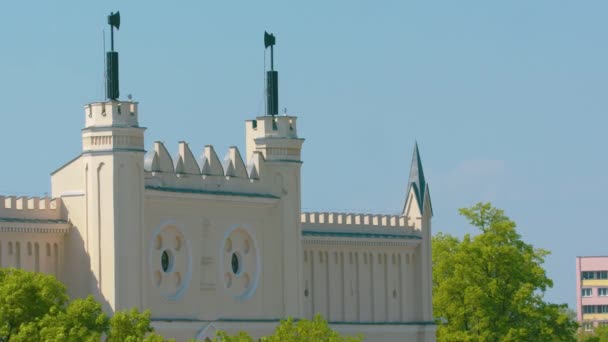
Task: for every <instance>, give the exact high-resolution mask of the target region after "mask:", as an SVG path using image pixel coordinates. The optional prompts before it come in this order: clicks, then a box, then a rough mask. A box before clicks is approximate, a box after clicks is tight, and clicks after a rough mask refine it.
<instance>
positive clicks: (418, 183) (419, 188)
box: [407, 142, 426, 210]
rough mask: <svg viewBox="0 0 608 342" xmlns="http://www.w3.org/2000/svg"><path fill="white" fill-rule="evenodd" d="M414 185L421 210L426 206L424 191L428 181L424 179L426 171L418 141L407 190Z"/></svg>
mask: <svg viewBox="0 0 608 342" xmlns="http://www.w3.org/2000/svg"><path fill="white" fill-rule="evenodd" d="M412 186H413V187H414V191H415V192H416V196H417V197H418V205H419V207H420V209H421V210H423V209H422V208H424V206H423V205H422V204H423V201H424V191H425V190H426V181H425V179H424V171H423V170H422V160H421V159H420V152H419V151H418V142H416V143H415V144H414V153H413V155H412V165H411V166H410V178H409V180H408V184H407V190H408V192H409V189H411V188H412Z"/></svg>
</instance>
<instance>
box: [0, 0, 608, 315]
mask: <svg viewBox="0 0 608 342" xmlns="http://www.w3.org/2000/svg"><path fill="white" fill-rule="evenodd" d="M176 4H179V5H176ZM115 10H120V12H121V15H122V24H121V28H120V31H119V32H118V33H117V35H116V39H117V42H116V47H117V49H118V51H119V52H120V68H121V95H122V97H123V98H124V97H126V95H127V94H129V93H130V94H133V98H134V100H136V101H139V102H140V121H141V124H142V125H143V126H146V127H148V130H147V132H146V146H147V147H148V148H150V147H151V146H152V142H153V141H154V140H161V141H164V142H166V144H167V146H168V148H169V149H170V151H172V152H173V153H176V152H177V142H178V141H180V140H185V141H188V142H189V143H190V147H191V148H192V149H193V151H194V153H195V154H197V155H198V154H199V153H200V152H201V151H202V149H203V147H204V145H206V144H213V145H215V147H216V150H217V151H218V153H219V154H220V155H223V154H224V153H225V152H226V150H227V148H228V146H230V145H237V146H239V147H240V148H241V151H243V150H244V120H246V119H250V118H252V117H253V116H255V115H258V114H262V112H263V110H264V105H263V99H264V98H263V82H264V79H263V67H264V49H263V40H262V36H263V32H264V30H268V31H271V32H274V33H275V34H276V37H277V46H276V49H275V67H276V69H278V70H279V78H280V79H279V84H280V104H279V106H280V108H287V110H288V112H289V113H290V114H294V115H297V116H299V118H300V119H299V133H300V135H301V136H302V137H304V138H306V143H305V145H304V152H303V159H304V161H305V163H304V165H303V181H302V182H303V186H302V188H303V207H304V209H306V210H333V211H362V212H380V213H398V212H399V211H400V210H401V209H402V205H403V201H404V193H405V186H406V182H407V176H408V169H409V164H410V160H411V153H412V148H413V145H414V142H415V141H416V140H417V141H418V143H419V145H420V151H421V153H422V161H423V163H424V167H425V172H426V176H427V181H428V182H429V184H430V188H431V195H432V199H433V205H434V211H435V217H434V224H433V229H434V232H446V233H450V234H455V235H458V236H462V235H463V234H465V233H470V232H475V230H473V229H472V228H471V227H469V226H467V224H466V222H465V221H464V220H463V219H462V218H461V217H459V216H458V214H457V208H460V207H465V206H470V205H472V204H474V203H476V202H478V201H492V202H493V203H494V204H495V205H496V206H498V207H500V208H504V209H505V210H506V213H507V214H508V215H509V216H510V217H511V218H513V219H514V220H515V221H516V222H517V223H518V229H519V231H520V232H521V234H522V235H523V237H524V238H525V240H527V241H529V242H531V243H533V244H534V245H535V246H536V247H539V248H545V249H548V250H550V251H551V252H552V255H551V256H550V257H548V258H547V262H546V268H547V270H548V274H549V276H550V277H551V278H553V279H554V281H555V287H554V288H553V289H551V290H550V291H549V292H548V294H547V297H548V299H549V300H551V301H554V302H566V303H568V304H569V305H570V306H571V307H573V305H574V303H575V275H574V271H575V256H577V255H607V254H608V247H607V243H606V240H607V237H608V233H607V228H608V227H607V226H606V219H605V213H606V211H605V210H606V209H607V199H606V193H608V177H607V166H608V154H607V153H606V146H607V138H606V136H607V135H606V129H607V127H608V120H607V119H606V113H607V112H608V111H607V109H608V96H606V93H607V92H608V82H607V81H608V68H607V63H608V26H607V25H608V21H606V13H607V12H608V2H606V1H591V0H590V1H568V2H566V1H555V0H547V1H541V0H538V1H529V0H521V1H514V0H512V1H501V2H498V1H443V2H435V1H424V2H423V1H420V2H417V3H414V2H409V1H381V2H379V1H375V2H372V1H299V2H295V1H289V2H288V1H274V2H266V1H241V2H236V1H213V2H212V1H179V2H177V1H176V2H169V1H162V2H161V1H156V2H152V1H97V2H92V1H76V0H73V1H61V2H60V1H52V2H51V1H36V2H35V1H12V2H9V3H6V4H3V5H2V13H3V15H2V20H0V42H1V46H2V48H1V53H0V99H1V100H2V106H1V107H0V117H1V118H2V119H1V121H0V123H1V126H0V127H1V129H0V133H1V135H2V143H1V144H0V155H1V156H2V161H3V165H2V168H0V193H3V194H20V195H43V194H44V193H45V192H48V191H49V189H50V182H49V173H50V172H51V171H53V170H55V169H56V168H57V167H59V166H61V165H62V164H63V163H65V162H67V161H68V160H70V159H72V158H73V157H75V156H76V155H78V154H79V152H80V150H81V145H80V129H81V128H82V127H83V123H84V114H83V105H84V104H86V103H88V102H91V101H97V100H102V99H103V44H102V31H103V30H104V29H106V39H109V33H108V31H107V25H106V15H107V14H109V12H110V11H115Z"/></svg>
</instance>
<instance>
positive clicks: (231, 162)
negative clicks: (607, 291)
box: [224, 146, 248, 178]
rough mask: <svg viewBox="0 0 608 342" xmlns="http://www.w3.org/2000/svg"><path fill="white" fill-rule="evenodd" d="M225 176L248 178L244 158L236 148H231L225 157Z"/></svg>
mask: <svg viewBox="0 0 608 342" xmlns="http://www.w3.org/2000/svg"><path fill="white" fill-rule="evenodd" d="M224 175H225V176H227V177H238V178H248V176H247V169H246V168H245V163H244V162H243V158H242V157H241V154H240V153H239V150H238V148H237V147H236V146H230V148H229V149H228V153H227V154H226V156H225V157H224Z"/></svg>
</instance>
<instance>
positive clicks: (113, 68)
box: [106, 12, 120, 100]
mask: <svg viewBox="0 0 608 342" xmlns="http://www.w3.org/2000/svg"><path fill="white" fill-rule="evenodd" d="M108 25H110V51H108V52H107V53H106V56H107V59H106V98H108V99H110V100H116V99H118V96H119V94H120V92H119V87H118V52H116V51H114V28H115V27H116V29H117V30H118V29H119V28H120V12H116V13H110V15H109V16H108Z"/></svg>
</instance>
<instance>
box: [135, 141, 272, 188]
mask: <svg viewBox="0 0 608 342" xmlns="http://www.w3.org/2000/svg"><path fill="white" fill-rule="evenodd" d="M144 169H145V171H146V172H147V174H146V186H147V187H149V188H150V187H170V188H175V189H184V190H213V191H219V192H221V191H232V192H243V193H256V192H257V193H259V192H263V193H265V194H268V193H272V192H276V189H273V188H274V187H273V186H272V184H271V182H270V180H271V179H270V177H268V175H267V172H266V171H267V170H266V165H265V159H264V156H263V155H262V153H261V152H254V153H253V155H252V156H251V159H250V164H249V165H246V164H245V162H244V160H243V158H242V156H241V153H240V152H239V150H238V148H236V147H235V146H232V147H230V148H229V150H228V153H226V156H225V157H224V158H223V159H222V160H221V161H220V158H219V157H218V155H217V153H216V152H215V149H214V148H213V146H210V145H207V146H205V148H204V149H203V151H202V153H201V154H200V156H199V158H198V159H197V158H195V157H194V154H193V153H192V150H190V147H189V146H188V144H187V143H185V142H183V141H182V142H180V143H179V147H178V152H177V155H176V156H175V158H172V157H171V156H170V154H169V152H168V151H167V148H166V147H165V145H164V144H163V143H162V142H158V141H157V142H155V143H154V148H153V150H151V151H150V152H148V153H147V154H146V157H145V162H144Z"/></svg>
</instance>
